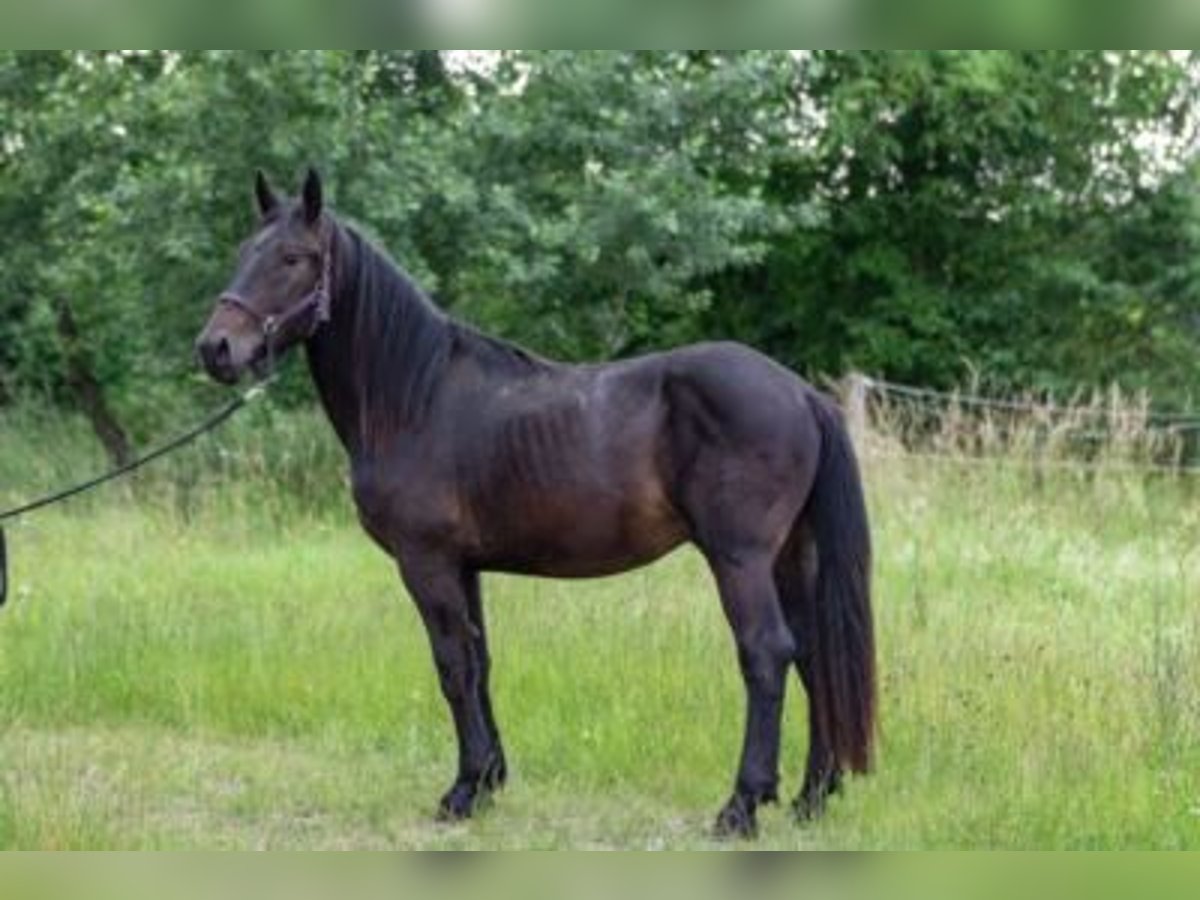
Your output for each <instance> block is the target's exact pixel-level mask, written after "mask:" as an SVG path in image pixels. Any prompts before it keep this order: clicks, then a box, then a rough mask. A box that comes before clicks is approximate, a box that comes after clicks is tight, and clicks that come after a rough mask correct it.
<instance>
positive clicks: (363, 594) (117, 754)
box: [0, 414, 1200, 849]
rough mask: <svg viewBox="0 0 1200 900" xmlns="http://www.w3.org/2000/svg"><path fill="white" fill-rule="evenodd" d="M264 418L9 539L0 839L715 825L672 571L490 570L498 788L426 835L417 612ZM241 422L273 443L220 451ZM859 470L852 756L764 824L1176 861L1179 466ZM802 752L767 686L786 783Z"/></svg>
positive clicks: (436, 739)
mask: <svg viewBox="0 0 1200 900" xmlns="http://www.w3.org/2000/svg"><path fill="white" fill-rule="evenodd" d="M256 415H257V414H256ZM264 422H265V420H264V419H263V417H262V416H259V417H258V418H257V419H256V418H254V417H249V418H248V420H247V422H245V423H238V425H237V427H236V428H235V429H234V431H232V432H230V433H229V434H228V435H225V436H223V437H222V438H221V439H219V440H213V441H209V442H207V443H206V444H205V445H203V446H201V447H198V448H197V449H195V450H193V451H189V453H188V455H187V456H186V457H181V458H179V459H177V460H175V461H172V462H170V463H169V464H168V465H167V466H166V467H165V468H164V469H163V470H159V471H158V472H156V473H152V474H151V476H149V477H148V478H146V479H144V480H142V481H140V482H139V483H138V484H137V485H136V486H135V487H133V488H132V489H127V488H123V487H118V488H115V489H105V492H104V493H103V494H102V495H101V496H97V497H95V498H93V499H90V500H85V501H82V502H80V503H79V504H76V505H74V506H72V507H71V508H70V509H69V510H56V511H51V512H48V513H45V514H41V515H38V516H36V517H33V518H30V519H27V520H25V521H22V522H21V523H19V524H18V525H14V526H10V527H9V529H8V536H9V547H10V554H11V556H12V558H13V559H12V572H11V575H12V582H13V583H12V595H11V596H10V600H9V607H8V608H6V609H5V610H4V611H3V612H2V613H0V760H3V765H2V766H0V846H2V847H5V848H43V849H49V848H388V847H448V848H471V847H508V848H532V847H624V848H683V847H704V846H711V844H710V843H709V842H708V841H707V839H706V837H705V829H706V828H707V827H708V825H709V823H710V820H711V817H712V816H713V814H714V813H715V812H716V810H717V808H718V806H719V805H720V804H721V802H722V801H723V800H724V799H725V796H726V793H727V790H728V788H729V786H730V781H731V779H732V775H733V767H734V763H735V760H736V755H737V751H738V746H739V741H740V732H741V717H742V689H741V684H740V680H739V677H738V675H737V671H736V665H735V660H734V654H733V649H732V645H731V642H730V639H729V637H728V633H727V631H726V628H725V625H724V622H723V619H722V617H721V614H720V610H719V606H718V603H717V600H716V597H715V594H714V592H713V589H712V587H711V585H710V583H709V579H708V577H707V573H706V572H705V570H704V567H703V564H702V561H701V560H700V559H699V558H698V557H696V556H695V555H694V554H693V553H691V552H680V553H677V554H675V555H673V556H671V557H669V558H668V559H667V560H665V561H663V562H661V563H660V564H658V565H656V566H654V567H652V568H649V569H645V570H641V571H638V572H635V573H632V574H629V575H626V576H623V577H619V578H613V579H607V580H601V581H593V582H554V581H539V580H531V579H517V578H506V577H490V578H488V580H487V581H486V587H485V590H486V593H487V605H488V611H489V616H490V623H491V627H492V632H493V644H494V656H495V670H494V681H495V694H496V706H497V712H498V716H499V718H500V720H501V727H502V729H503V731H504V734H505V738H506V743H507V750H508V756H509V761H510V768H511V770H512V775H511V778H510V783H509V786H508V788H507V790H506V791H504V792H503V793H502V794H501V795H500V796H499V797H498V799H497V801H496V803H495V804H494V806H493V807H492V808H491V809H489V810H488V811H487V812H486V813H485V814H484V815H482V816H481V817H479V818H478V819H476V820H475V821H473V822H471V823H469V824H465V825H456V826H442V825H436V824H434V823H433V822H432V817H431V814H432V811H433V808H434V805H435V802H436V799H437V797H438V796H439V795H440V793H441V791H442V789H443V788H445V787H446V785H447V784H448V781H449V779H450V776H451V774H452V767H453V762H454V747H453V741H452V734H451V729H450V725H449V721H448V716H447V714H446V712H445V709H444V707H443V702H442V699H441V696H440V694H439V691H438V688H437V684H436V679H435V676H434V671H433V667H432V665H431V661H430V657H429V652H428V649H427V646H426V643H425V639H424V635H423V632H422V631H421V628H420V625H419V622H418V620H417V618H416V616H415V614H414V612H413V610H412V609H411V608H410V605H409V603H408V601H407V599H406V598H405V597H404V595H403V592H402V589H401V587H400V585H399V582H398V579H397V578H396V576H395V572H394V570H393V568H392V566H391V564H390V562H389V561H388V560H387V559H386V558H385V557H384V556H383V555H382V554H381V553H379V552H378V551H377V550H375V549H374V548H373V547H372V546H371V545H370V544H369V542H368V541H367V540H366V539H365V538H364V537H363V536H362V535H361V534H360V533H359V531H358V528H357V526H356V524H355V523H354V519H353V515H352V514H351V511H350V507H349V502H348V500H345V499H342V498H341V490H340V486H339V484H338V480H339V479H338V473H337V470H336V466H337V461H336V452H335V451H334V450H333V449H332V448H331V447H330V446H329V445H328V443H327V442H325V439H324V438H315V437H311V436H310V431H311V430H312V429H311V427H310V426H309V425H307V424H305V425H302V426H294V427H295V429H296V431H295V432H294V433H293V432H290V431H288V430H287V428H285V427H283V426H281V425H278V424H275V425H271V426H270V427H268V425H269V423H267V424H264ZM291 427H293V426H290V425H289V426H288V428H291ZM255 428H260V429H263V431H262V433H261V434H259V438H258V439H259V440H260V441H261V444H260V445H259V446H261V447H262V448H268V447H269V448H270V450H269V452H268V451H267V450H265V449H264V450H263V452H262V453H261V454H258V455H255V454H254V453H249V454H247V453H241V452H240V451H238V452H235V451H236V450H237V448H239V447H241V446H242V444H241V443H239V441H243V439H245V438H246V436H247V435H249V434H253V433H255V431H254V429H255ZM313 433H315V432H313ZM301 437H303V440H301V439H300V438H301ZM75 438H79V440H80V441H81V442H82V440H83V438H82V436H80V435H77V434H74V433H71V432H66V431H63V430H62V428H61V426H58V425H50V424H47V423H39V422H36V421H33V420H27V421H22V422H21V423H17V424H13V425H11V426H6V427H3V428H0V479H2V480H0V500H3V499H16V497H17V495H18V494H21V493H24V490H23V489H24V488H25V487H26V486H27V487H28V488H29V489H31V490H32V489H36V488H37V487H40V486H42V485H43V484H50V483H53V482H55V481H56V480H66V478H67V477H68V475H67V473H68V472H72V471H73V472H75V473H78V472H79V467H81V466H82V467H84V468H85V470H86V467H87V466H88V465H89V464H91V463H97V462H98V461H97V460H94V459H91V458H88V457H87V456H86V455H83V454H82V453H81V452H74V451H71V452H68V451H67V450H66V449H64V448H67V447H68V446H69V445H71V443H72V441H73V440H74V439H75ZM239 454H240V455H239ZM866 467H867V477H868V482H869V490H870V502H871V508H872V514H873V519H874V529H875V537H876V543H877V567H876V586H877V587H876V615H877V623H878V632H879V640H880V664H879V668H880V672H881V692H882V719H883V731H882V738H881V745H880V752H879V760H878V771H877V773H876V774H875V775H873V776H872V777H870V778H868V779H860V780H855V781H853V782H852V783H851V784H850V785H849V792H848V793H847V794H846V795H845V796H844V797H843V798H839V799H838V800H836V801H835V802H834V803H833V804H832V806H831V808H830V811H829V815H828V816H827V818H826V819H825V820H824V821H823V822H822V823H821V824H819V825H817V826H814V827H808V828H802V829H801V828H796V827H794V826H793V825H792V823H791V822H790V820H789V818H788V817H787V816H786V814H785V812H784V811H783V810H766V811H764V814H763V815H762V817H761V826H762V837H761V840H760V841H759V843H758V845H759V846H762V847H788V848H934V847H937V848H950V847H976V848H987V847H1023V848H1035V847H1072V848H1111V847H1142V848H1151V847H1152V848H1184V847H1190V848H1192V849H1200V690H1198V687H1200V484H1193V483H1192V482H1189V481H1188V480H1186V479H1158V480H1147V479H1146V478H1145V477H1142V476H1134V475H1122V474H1119V473H1115V472H1114V473H1104V472H1101V473H1099V474H1092V475H1078V474H1073V473H1069V472H1052V473H1050V474H1048V475H1047V476H1046V477H1044V478H1043V479H1040V480H1038V481H1035V480H1034V479H1033V478H1032V477H1031V476H1030V474H1029V473H1028V472H1026V471H1024V470H1022V469H1020V468H1011V469H1010V468H1007V467H999V468H993V467H984V466H961V467H960V466H957V465H945V464H942V463H933V462H928V461H924V462H922V461H917V460H903V459H890V458H888V459H883V458H881V459H870V460H868V461H867V464H866ZM306 479H307V480H311V482H312V483H311V484H308V483H307V482H306V481H305V480H306ZM297 482H304V483H301V484H300V485H299V487H297ZM296 496H300V497H303V498H304V499H302V500H298V499H295V497H296ZM804 747H805V736H804V728H803V701H802V697H801V692H800V691H799V689H798V683H796V682H795V681H794V680H793V682H792V685H791V689H790V695H789V701H788V710H787V719H786V734H785V746H784V755H783V759H784V782H785V783H784V789H785V792H786V794H787V795H788V797H790V796H791V794H792V793H794V791H795V790H796V789H797V788H798V787H799V778H800V774H801V771H802V763H803V752H804Z"/></svg>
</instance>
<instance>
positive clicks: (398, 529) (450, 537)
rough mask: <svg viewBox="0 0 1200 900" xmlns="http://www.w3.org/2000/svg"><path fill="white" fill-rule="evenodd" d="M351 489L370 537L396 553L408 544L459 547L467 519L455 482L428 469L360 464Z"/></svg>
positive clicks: (401, 465)
mask: <svg viewBox="0 0 1200 900" xmlns="http://www.w3.org/2000/svg"><path fill="white" fill-rule="evenodd" d="M351 487H352V493H353V497H354V505H355V507H356V508H357V510H358V517H359V520H360V521H361V522H362V525H363V527H364V528H365V529H366V530H367V533H368V534H370V535H371V537H372V538H374V539H375V541H376V542H378V543H379V544H381V545H382V546H383V547H384V548H385V549H387V550H389V551H391V552H394V551H395V550H396V549H397V548H398V547H400V546H401V545H402V544H404V543H406V542H412V541H420V542H423V543H432V542H456V541H461V540H462V539H463V537H464V531H465V528H464V516H463V514H462V509H461V504H460V503H459V502H458V494H457V491H456V489H455V485H454V484H453V482H452V481H451V480H450V479H448V478H446V477H445V476H443V475H442V474H441V473H439V472H437V471H436V470H434V469H432V468H430V467H414V466H411V465H404V464H403V462H397V463H395V464H392V465H388V466H379V465H361V466H358V467H356V468H355V470H354V471H353V473H352V478H351Z"/></svg>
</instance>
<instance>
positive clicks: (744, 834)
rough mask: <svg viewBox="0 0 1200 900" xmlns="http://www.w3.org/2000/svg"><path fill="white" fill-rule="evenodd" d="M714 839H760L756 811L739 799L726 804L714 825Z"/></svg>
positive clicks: (736, 798) (735, 798)
mask: <svg viewBox="0 0 1200 900" xmlns="http://www.w3.org/2000/svg"><path fill="white" fill-rule="evenodd" d="M713 837H715V838H717V839H718V840H723V841H726V840H753V839H754V838H756V837H758V821H757V820H756V819H755V816H754V811H753V810H752V809H750V808H749V807H747V805H746V804H745V803H744V802H743V801H742V800H741V799H740V798H738V797H734V798H733V799H732V800H730V801H729V802H728V803H726V804H725V808H724V809H722V810H721V811H720V812H719V813H718V814H717V821H716V822H715V823H713Z"/></svg>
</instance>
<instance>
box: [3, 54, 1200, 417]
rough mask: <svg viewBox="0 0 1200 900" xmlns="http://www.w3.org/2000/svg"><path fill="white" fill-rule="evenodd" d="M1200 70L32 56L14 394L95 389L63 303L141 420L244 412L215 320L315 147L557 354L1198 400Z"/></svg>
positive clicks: (11, 255)
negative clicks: (282, 188) (769, 360)
mask: <svg viewBox="0 0 1200 900" xmlns="http://www.w3.org/2000/svg"><path fill="white" fill-rule="evenodd" d="M1196 83H1197V82H1196V79H1195V78H1194V73H1193V70H1192V67H1191V62H1190V60H1189V59H1188V58H1186V57H1182V56H1179V55H1166V54H1161V53H1149V52H1146V53H1129V54H1113V53H1099V52H1090V51H1088V52H1082V51H1070V52H1068V51H1054V52H1037V53H1035V52H1010V51H987V52H978V53H973V52H970V53H969V52H956V51H893V52H884V51H877V52H842V51H828V52H811V53H797V54H785V53H768V52H746V53H716V52H691V53H685V52H654V53H649V52H643V53H634V52H622V53H617V52H587V53H571V52H540V51H539V52H527V53H501V54H492V55H490V56H485V57H476V58H474V61H473V62H471V63H470V64H469V65H468V64H464V61H463V59H462V58H461V57H447V56H446V55H445V54H441V53H438V52H436V51H389V52H377V51H356V52H337V51H302V52H252V53H247V52H204V53H170V52H162V51H154V52H144V53H133V52H129V53H104V54H91V53H89V54H84V53H67V52H54V53H13V52H8V53H4V54H2V55H0V123H2V124H0V229H2V231H3V234H4V235H5V239H4V241H3V242H2V243H0V404H3V403H4V402H6V398H12V397H14V396H20V395H26V394H33V395H35V396H37V397H50V398H53V399H55V400H56V401H58V402H60V403H69V402H70V399H71V398H70V397H69V396H68V395H67V394H66V392H65V390H64V365H63V359H62V350H61V347H60V344H59V339H58V338H57V336H56V333H55V328H54V316H53V314H52V308H53V306H52V304H53V301H54V299H55V298H56V297H57V296H60V295H61V296H66V297H68V298H69V299H70V300H71V302H72V304H73V306H74V308H75V312H76V317H77V319H78V320H79V322H80V325H81V327H82V329H83V330H84V332H85V334H86V335H87V341H88V347H89V351H90V353H91V356H92V358H93V360H94V363H95V366H96V370H97V371H96V374H97V376H98V378H99V379H100V381H101V382H102V383H103V385H104V386H105V388H106V389H107V391H108V392H109V395H110V401H111V403H112V404H113V406H114V407H115V409H116V410H117V413H118V415H119V417H120V418H121V419H122V421H124V422H125V423H126V424H127V426H128V427H130V428H131V429H132V430H133V432H134V433H135V436H137V437H139V438H142V439H144V438H145V437H147V436H148V435H150V434H152V433H154V432H156V431H159V430H160V429H161V428H162V427H163V425H164V423H166V422H169V421H177V420H178V419H179V417H180V416H181V415H183V414H184V409H185V408H187V409H194V408H195V406H196V404H197V403H199V402H207V401H210V400H211V399H212V398H213V397H215V394H216V391H215V388H213V387H211V386H208V385H206V384H205V383H204V382H203V380H202V379H201V378H200V377H199V376H198V375H197V374H196V373H195V371H194V367H193V364H192V360H191V341H192V338H193V336H194V334H195V333H196V332H197V331H198V329H199V326H200V325H201V323H202V321H203V319H204V318H205V316H206V315H207V312H208V309H209V307H210V303H211V298H212V297H213V296H214V295H215V294H216V293H217V292H218V291H219V289H220V288H221V287H222V285H223V283H224V281H225V279H226V278H227V277H228V274H229V269H230V267H231V262H232V259H233V251H234V247H235V246H236V242H237V240H238V239H239V238H240V237H241V236H242V235H244V234H245V232H246V231H247V230H248V229H249V227H250V226H251V223H252V211H251V205H250V201H249V186H250V182H251V176H252V173H253V170H254V169H255V168H257V167H262V168H264V169H266V170H268V171H269V172H271V173H272V174H273V175H275V176H276V179H277V180H278V181H280V182H284V181H287V180H290V179H291V178H292V177H293V176H294V175H295V174H297V173H298V172H299V171H300V170H301V169H302V168H303V166H305V165H306V164H309V163H315V164H318V165H319V166H321V167H322V168H323V170H324V171H325V174H326V176H327V179H328V182H329V185H330V191H329V192H330V195H331V196H332V198H333V201H334V204H335V205H336V207H337V208H338V209H339V210H341V211H342V212H343V213H344V214H347V215H349V216H350V217H351V218H353V219H354V220H356V221H357V222H359V223H360V224H362V225H363V226H364V227H365V228H366V229H367V230H368V231H369V232H370V233H372V234H374V235H375V236H377V237H378V239H379V240H380V241H381V242H382V243H383V244H384V245H386V246H387V247H388V248H389V249H390V250H391V252H392V253H393V254H394V255H395V257H396V258H397V259H398V260H399V261H400V262H401V263H402V264H403V265H404V266H405V267H406V268H408V269H409V270H410V271H412V272H413V274H414V275H415V276H416V277H417V278H418V279H419V280H420V281H421V282H422V283H423V284H424V285H425V286H426V287H427V288H429V289H430V290H431V291H433V292H434V293H435V294H436V296H437V297H438V299H439V300H440V301H441V302H443V303H444V304H446V305H447V306H449V307H450V308H451V309H452V310H453V311H454V312H456V313H457V314H460V315H462V316H465V317H467V318H469V319H472V320H474V321H476V322H477V323H478V324H480V325H481V326H483V327H485V328H490V329H494V330H496V331H498V332H500V333H502V334H504V335H506V336H508V337H510V338H513V339H516V340H520V341H524V342H527V343H529V344H531V345H532V346H533V347H534V348H535V349H537V350H540V351H542V352H545V353H552V354H556V355H563V356H566V357H569V358H595V357H606V356H612V355H618V354H624V353H630V352H635V351H639V350H643V349H648V348H653V347H664V346H668V345H671V344H675V343H678V342H681V341H686V340H694V339H700V338H706V337H713V338H717V337H736V338H741V339H744V340H747V341H749V342H752V343H754V344H756V345H758V346H760V347H761V348H762V349H764V350H766V351H768V352H770V353H772V354H774V355H776V356H778V357H780V358H781V359H783V360H784V361H785V362H787V363H789V364H791V365H793V366H795V367H797V368H799V369H801V370H802V371H805V372H808V373H809V374H813V373H817V372H826V373H838V372H840V371H842V370H844V369H846V368H848V367H851V366H858V367H861V368H865V369H868V370H870V371H873V372H878V373H882V374H886V375H889V376H892V377H895V378H901V379H906V380H911V381H917V382H921V383H929V384H934V385H945V384H949V383H953V382H957V381H959V380H961V379H962V378H963V376H964V374H966V373H967V372H969V371H978V372H982V373H983V375H984V377H985V378H987V379H989V380H991V381H993V382H995V383H996V386H997V387H1000V386H1007V385H1019V386H1022V387H1054V388H1067V387H1073V386H1075V385H1077V384H1080V383H1099V382H1103V381H1107V380H1113V379H1117V380H1120V381H1122V382H1125V383H1127V384H1128V385H1130V386H1140V387H1146V388H1148V389H1150V390H1152V391H1154V392H1155V393H1156V394H1157V395H1159V396H1161V397H1162V398H1163V399H1164V400H1167V401H1171V402H1176V403H1183V402H1184V401H1185V398H1186V397H1187V396H1188V395H1190V394H1192V393H1194V392H1195V391H1196V388H1197V386H1198V384H1200V373H1198V372H1197V367H1196V366H1197V364H1196V362H1195V361H1196V360H1197V359H1200V354H1198V353H1197V352H1196V350H1197V346H1198V344H1200V325H1198V324H1197V317H1198V316H1200V281H1198V278H1200V272H1198V271H1197V268H1196V263H1195V262H1194V260H1195V259H1196V258H1197V254H1196V252H1195V251H1196V250H1197V249H1200V247H1198V241H1200V230H1198V229H1200V224H1198V222H1200V219H1198V216H1200V210H1198V209H1197V207H1196V204H1195V202H1194V201H1193V199H1192V198H1193V196H1194V194H1195V188H1196V180H1197V177H1196V169H1195V168H1194V167H1192V166H1190V165H1189V164H1188V163H1189V160H1188V158H1187V153H1188V152H1190V145H1189V144H1188V142H1187V140H1186V139H1185V138H1186V134H1187V130H1188V129H1189V128H1190V127H1193V126H1194V124H1195V116H1194V104H1193V99H1194V97H1193V94H1194V91H1195V87H1196ZM295 368H296V367H293V372H292V374H291V377H290V379H289V380H288V382H287V383H286V384H285V386H284V387H285V390H284V393H286V394H287V395H288V396H289V397H290V398H291V400H292V401H293V402H303V401H304V400H305V398H307V397H308V393H307V388H306V386H305V384H304V379H303V377H302V376H301V375H300V374H299V373H297V372H296V371H295Z"/></svg>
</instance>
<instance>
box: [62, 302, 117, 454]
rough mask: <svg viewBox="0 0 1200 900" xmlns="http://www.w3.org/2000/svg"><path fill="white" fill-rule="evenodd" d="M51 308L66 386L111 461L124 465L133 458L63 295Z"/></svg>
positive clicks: (69, 305) (68, 303) (69, 306)
mask: <svg viewBox="0 0 1200 900" xmlns="http://www.w3.org/2000/svg"><path fill="white" fill-rule="evenodd" d="M55 309H56V312H57V313H58V336H59V337H60V338H61V339H62V344H63V353H64V354H65V356H66V362H67V387H68V388H69V389H70V391H71V394H72V395H73V396H74V398H75V402H76V403H78V404H79V408H80V409H81V410H82V411H83V414H84V415H85V416H87V418H88V422H90V423H91V426H92V430H93V431H94V432H95V433H96V437H97V438H99V439H100V443H101V444H102V445H103V446H104V452H105V453H107V454H108V458H109V460H110V461H111V462H112V464H113V465H114V466H123V465H126V464H127V463H128V462H129V461H130V460H131V459H133V454H132V453H131V451H130V447H129V437H128V435H126V433H125V429H124V428H122V427H121V423H120V422H118V421H117V418H116V416H114V415H113V412H112V410H111V409H110V408H109V406H108V403H107V402H106V401H105V399H104V391H103V389H102V388H101V386H100V382H99V381H98V380H97V378H96V375H95V373H94V372H93V371H92V364H91V359H90V358H89V356H88V354H87V351H86V349H85V348H84V347H83V346H82V345H81V343H80V340H79V327H78V326H77V325H76V324H75V315H74V313H73V312H72V311H71V304H70V302H69V301H68V300H67V299H66V298H65V297H60V298H59V299H58V302H57V303H56V304H55Z"/></svg>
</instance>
